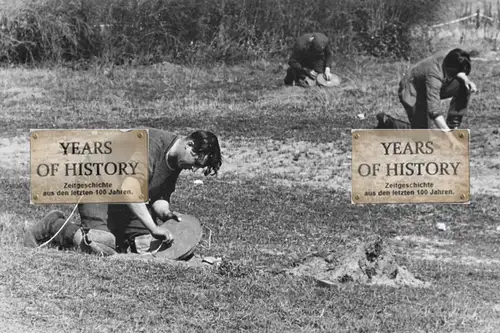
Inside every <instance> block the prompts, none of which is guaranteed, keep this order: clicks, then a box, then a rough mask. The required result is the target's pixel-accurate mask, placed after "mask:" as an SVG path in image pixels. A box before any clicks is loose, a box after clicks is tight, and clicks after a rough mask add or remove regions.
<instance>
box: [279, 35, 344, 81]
mask: <svg viewBox="0 0 500 333" xmlns="http://www.w3.org/2000/svg"><path fill="white" fill-rule="evenodd" d="M288 65H289V68H288V70H287V73H286V77H285V80H284V83H285V85H289V86H292V85H298V86H301V87H313V86H316V85H321V86H325V87H330V86H337V85H339V84H340V80H339V78H338V76H337V75H335V74H333V73H332V72H331V69H332V66H333V65H334V61H333V52H332V50H331V48H330V42H329V40H328V37H326V36H325V35H324V34H322V33H319V32H315V33H306V34H304V35H302V36H300V37H299V38H298V39H297V40H296V42H295V45H294V47H293V50H292V54H291V56H290V59H289V61H288Z"/></svg>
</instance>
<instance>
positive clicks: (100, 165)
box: [30, 129, 149, 204]
mask: <svg viewBox="0 0 500 333" xmlns="http://www.w3.org/2000/svg"><path fill="white" fill-rule="evenodd" d="M148 134H149V133H148V131H147V130H116V129H114V130H105V129H102V130H97V129H76V130H31V133H30V154H31V162H30V168H31V170H30V176H31V203H34V204H63V203H134V202H146V201H147V200H148V146H149V135H148Z"/></svg>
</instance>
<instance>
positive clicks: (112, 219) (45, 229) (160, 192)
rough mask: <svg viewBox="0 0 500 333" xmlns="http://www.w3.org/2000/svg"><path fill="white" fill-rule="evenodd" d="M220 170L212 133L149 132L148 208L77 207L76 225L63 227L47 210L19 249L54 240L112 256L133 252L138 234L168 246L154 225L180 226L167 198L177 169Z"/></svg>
mask: <svg viewBox="0 0 500 333" xmlns="http://www.w3.org/2000/svg"><path fill="white" fill-rule="evenodd" d="M221 165H222V156H221V151H220V147H219V142H218V139H217V137H216V136H215V135H214V134H213V133H211V132H208V131H202V130H199V131H195V132H193V133H191V134H189V135H187V136H177V135H175V134H172V133H169V132H165V131H162V130H158V129H149V155H148V193H149V199H150V202H149V203H148V204H145V203H130V204H109V205H108V204H79V205H78V210H79V214H80V220H81V226H78V225H76V224H72V223H67V224H66V225H65V226H64V228H62V227H63V225H64V223H65V220H66V219H65V216H64V214H63V213H62V212H60V211H52V212H50V213H48V214H47V215H46V216H45V217H44V218H43V219H42V220H41V221H40V222H39V223H37V224H35V225H34V226H32V227H31V228H30V229H28V230H27V232H26V233H25V237H24V244H25V246H28V247H37V246H39V244H41V243H42V242H47V241H48V240H50V239H51V238H52V237H53V236H55V238H54V239H53V241H52V242H53V243H54V244H55V245H57V246H58V247H59V248H63V249H67V248H82V249H84V250H85V251H87V252H92V253H97V254H102V255H112V254H115V253H124V252H125V253H127V252H137V249H136V248H135V245H136V242H135V240H136V238H139V237H142V238H144V237H143V236H144V235H150V236H151V238H150V239H151V240H152V241H153V240H154V239H158V240H163V241H164V242H166V243H171V242H172V241H173V240H174V239H173V236H172V234H171V232H170V231H169V230H168V229H167V228H165V227H161V225H158V224H157V221H158V220H160V221H168V220H172V219H174V220H177V221H179V223H182V220H181V219H180V218H179V215H178V214H176V213H173V212H172V211H171V210H170V197H171V195H172V193H173V192H174V191H175V185H176V182H177V179H178V177H179V174H180V173H181V171H182V170H192V171H196V170H198V169H203V174H204V175H205V176H208V175H214V176H215V175H217V173H218V170H219V168H220V167H221ZM143 167H144V165H143ZM138 168H140V167H138ZM143 170H144V168H143ZM142 173H143V174H145V173H144V171H142ZM123 183H124V185H125V187H128V188H131V187H137V186H139V181H138V180H137V179H136V178H132V177H128V178H126V179H125V180H124V182H123ZM122 187H123V186H122ZM186 217H190V216H187V215H186ZM181 218H183V217H181ZM191 219H192V218H191ZM61 228H62V230H61ZM58 232H59V233H58ZM200 232H201V231H200ZM56 234H57V235H56Z"/></svg>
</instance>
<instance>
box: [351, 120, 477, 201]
mask: <svg viewBox="0 0 500 333" xmlns="http://www.w3.org/2000/svg"><path fill="white" fill-rule="evenodd" d="M351 132H352V169H351V172H352V196H351V201H352V203H355V204H368V203H468V202H469V199H470V177H469V137H470V135H469V131H468V130H453V131H450V132H445V131H442V130H424V129H422V130H420V129H414V130H409V129H405V130H380V129H374V130H352V131H351Z"/></svg>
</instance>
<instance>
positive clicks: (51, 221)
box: [24, 210, 79, 248]
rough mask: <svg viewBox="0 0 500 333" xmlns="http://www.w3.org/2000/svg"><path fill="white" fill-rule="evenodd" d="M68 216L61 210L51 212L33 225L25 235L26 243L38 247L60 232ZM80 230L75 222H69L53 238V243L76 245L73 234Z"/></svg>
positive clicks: (67, 246) (66, 245)
mask: <svg viewBox="0 0 500 333" xmlns="http://www.w3.org/2000/svg"><path fill="white" fill-rule="evenodd" d="M64 222H66V218H65V217H64V214H63V213H62V212H60V211H57V210H54V211H51V212H49V213H48V214H47V215H45V217H44V218H43V219H42V220H41V221H40V222H38V223H37V224H35V225H33V226H31V227H30V228H29V229H28V230H27V231H26V233H25V235H24V245H25V246H27V247H37V246H39V245H40V244H42V243H44V242H46V241H48V240H49V239H51V238H52V237H53V236H54V235H55V234H56V233H58V232H59V230H60V229H61V227H62V226H63V224H64ZM78 230H79V227H78V226H77V225H75V224H73V223H67V224H66V225H65V226H64V228H63V229H62V230H61V231H60V232H59V233H58V235H57V236H56V237H55V238H54V239H53V240H52V242H51V243H52V244H55V245H57V246H59V248H69V247H72V246H74V244H73V236H74V234H75V233H76V232H77V231H78Z"/></svg>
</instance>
